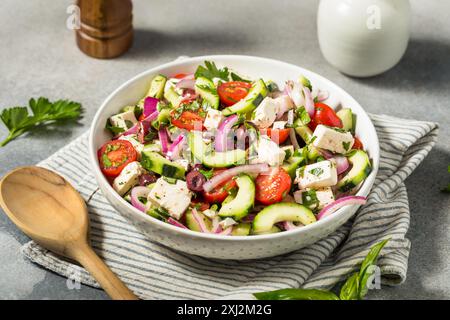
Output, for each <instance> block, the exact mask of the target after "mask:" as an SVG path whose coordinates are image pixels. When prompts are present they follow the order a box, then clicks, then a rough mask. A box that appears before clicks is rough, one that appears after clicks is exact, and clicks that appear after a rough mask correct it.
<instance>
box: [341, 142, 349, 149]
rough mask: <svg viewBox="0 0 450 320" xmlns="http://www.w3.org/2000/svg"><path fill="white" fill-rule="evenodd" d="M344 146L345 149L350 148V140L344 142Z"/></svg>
mask: <svg viewBox="0 0 450 320" xmlns="http://www.w3.org/2000/svg"><path fill="white" fill-rule="evenodd" d="M342 146H343V147H344V149H345V151H348V150H349V149H350V142H345V141H343V142H342Z"/></svg>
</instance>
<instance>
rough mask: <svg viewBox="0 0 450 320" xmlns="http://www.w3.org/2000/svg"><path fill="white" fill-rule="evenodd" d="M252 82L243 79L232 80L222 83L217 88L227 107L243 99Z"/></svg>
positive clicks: (221, 99)
mask: <svg viewBox="0 0 450 320" xmlns="http://www.w3.org/2000/svg"><path fill="white" fill-rule="evenodd" d="M251 87H252V84H251V83H249V82H243V81H230V82H225V83H222V84H221V85H220V86H219V87H218V88H217V93H218V94H219V97H220V101H221V102H222V103H223V104H224V105H225V106H227V107H229V106H232V105H233V104H235V103H236V102H238V101H239V100H241V99H244V98H245V97H246V96H247V94H248V92H249V91H250V88H251Z"/></svg>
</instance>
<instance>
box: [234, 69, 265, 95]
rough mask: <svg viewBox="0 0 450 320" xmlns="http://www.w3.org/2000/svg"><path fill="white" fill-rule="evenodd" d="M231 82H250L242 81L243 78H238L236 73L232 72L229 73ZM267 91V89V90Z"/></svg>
mask: <svg viewBox="0 0 450 320" xmlns="http://www.w3.org/2000/svg"><path fill="white" fill-rule="evenodd" d="M230 75H231V80H233V81H242V82H251V81H250V80H247V79H244V78H241V77H240V76H238V75H237V74H236V73H234V72H231V74H230ZM268 89H269V88H268ZM269 91H270V89H269Z"/></svg>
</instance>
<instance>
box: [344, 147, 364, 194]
mask: <svg viewBox="0 0 450 320" xmlns="http://www.w3.org/2000/svg"><path fill="white" fill-rule="evenodd" d="M348 161H349V162H350V164H351V165H352V169H351V170H350V171H349V172H348V173H347V174H346V175H345V176H344V177H343V178H342V179H341V180H340V181H338V183H337V187H338V189H339V191H341V192H347V191H350V190H352V189H353V188H354V187H356V186H357V185H359V184H360V183H361V182H362V181H364V179H366V178H367V177H368V175H369V174H370V172H371V171H372V166H371V164H370V159H369V156H368V155H367V153H366V152H364V151H362V150H353V151H351V152H350V155H349V156H348Z"/></svg>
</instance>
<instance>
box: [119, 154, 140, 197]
mask: <svg viewBox="0 0 450 320" xmlns="http://www.w3.org/2000/svg"><path fill="white" fill-rule="evenodd" d="M144 172H145V170H144V168H142V166H141V164H140V163H139V162H137V161H133V162H130V163H129V164H127V165H126V166H125V168H123V170H122V172H121V173H120V174H119V176H118V177H117V178H115V179H114V181H113V184H112V187H113V188H114V190H116V191H117V193H118V194H120V195H121V196H123V195H124V194H125V193H127V192H128V190H130V189H131V188H132V187H134V186H135V185H137V184H138V183H139V176H140V175H141V174H143V173H144Z"/></svg>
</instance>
